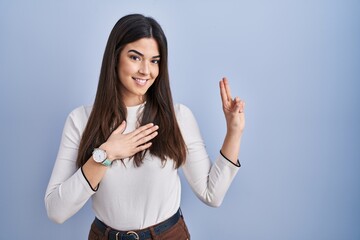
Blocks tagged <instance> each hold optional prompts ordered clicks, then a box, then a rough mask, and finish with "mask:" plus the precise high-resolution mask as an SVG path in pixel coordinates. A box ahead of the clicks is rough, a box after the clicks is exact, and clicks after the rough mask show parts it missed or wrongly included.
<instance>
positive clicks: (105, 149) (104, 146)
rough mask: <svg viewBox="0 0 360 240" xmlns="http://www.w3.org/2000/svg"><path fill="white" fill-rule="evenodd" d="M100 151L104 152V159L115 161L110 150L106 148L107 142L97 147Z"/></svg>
mask: <svg viewBox="0 0 360 240" xmlns="http://www.w3.org/2000/svg"><path fill="white" fill-rule="evenodd" d="M99 148H100V149H102V150H104V151H105V152H106V158H107V159H108V160H110V161H113V160H115V159H116V158H115V156H114V155H113V154H112V152H111V148H110V147H109V146H108V144H107V142H104V143H103V144H101V145H100V146H99Z"/></svg>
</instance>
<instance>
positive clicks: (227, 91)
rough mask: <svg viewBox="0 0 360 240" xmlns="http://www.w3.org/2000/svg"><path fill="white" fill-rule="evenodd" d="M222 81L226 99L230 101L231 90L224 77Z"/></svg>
mask: <svg viewBox="0 0 360 240" xmlns="http://www.w3.org/2000/svg"><path fill="white" fill-rule="evenodd" d="M223 81H224V86H225V91H226V95H227V98H228V100H229V101H231V100H232V97H231V89H230V84H229V81H228V80H227V78H226V77H224V78H223Z"/></svg>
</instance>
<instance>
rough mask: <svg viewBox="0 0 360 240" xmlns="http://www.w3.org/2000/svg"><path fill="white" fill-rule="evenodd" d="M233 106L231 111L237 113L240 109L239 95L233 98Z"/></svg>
mask: <svg viewBox="0 0 360 240" xmlns="http://www.w3.org/2000/svg"><path fill="white" fill-rule="evenodd" d="M233 103H234V106H233V108H232V110H233V112H235V113H238V112H240V110H241V100H240V98H239V97H235V99H234V102H233Z"/></svg>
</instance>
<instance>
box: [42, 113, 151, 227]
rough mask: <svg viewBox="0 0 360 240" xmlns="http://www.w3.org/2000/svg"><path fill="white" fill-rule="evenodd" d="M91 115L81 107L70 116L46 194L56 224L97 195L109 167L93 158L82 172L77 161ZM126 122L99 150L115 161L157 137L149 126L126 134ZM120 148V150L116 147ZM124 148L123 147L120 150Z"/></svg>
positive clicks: (46, 204)
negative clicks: (102, 150)
mask: <svg viewBox="0 0 360 240" xmlns="http://www.w3.org/2000/svg"><path fill="white" fill-rule="evenodd" d="M89 114H90V113H89V112H87V113H86V110H85V108H83V107H81V108H78V109H76V110H74V111H73V112H72V113H70V114H69V116H68V118H67V120H66V123H65V126H64V130H63V135H62V139H61V143H60V148H59V152H58V156H57V159H56V162H55V166H54V169H53V172H52V175H51V178H50V181H49V184H48V187H47V190H46V194H45V206H46V210H47V213H48V216H49V218H50V219H51V220H53V221H54V222H57V223H63V222H64V221H66V220H67V219H68V218H70V217H71V216H72V215H74V214H75V213H76V212H77V211H79V210H80V209H81V207H82V206H83V205H84V204H85V203H86V201H87V200H88V199H89V198H90V197H91V196H92V195H93V194H95V192H96V189H97V186H98V184H99V182H100V181H101V179H102V178H103V176H104V175H105V173H106V170H107V169H108V168H107V167H105V166H103V165H102V164H99V163H96V162H95V161H94V160H93V159H92V157H90V159H89V160H88V161H87V162H86V163H85V164H84V166H83V167H82V168H80V169H78V168H77V166H76V158H77V153H78V148H79V143H80V140H81V135H82V132H83V131H84V129H85V126H86V123H87V120H88V116H89ZM125 126H126V125H125V122H124V123H123V124H121V125H120V126H119V127H118V128H117V129H116V130H115V131H114V132H113V133H112V135H111V136H110V137H109V139H108V141H106V142H105V143H104V144H103V145H101V146H100V147H102V148H104V150H106V151H107V152H108V153H109V154H108V155H109V157H110V158H111V159H112V160H114V159H118V158H122V157H125V156H131V155H128V154H132V155H133V154H134V153H135V152H136V151H141V150H143V149H146V148H148V147H149V146H150V145H151V143H147V142H148V141H149V140H151V139H152V138H153V137H155V136H156V135H157V132H156V131H155V130H156V129H157V126H153V124H147V125H145V126H143V127H140V128H138V129H136V130H135V131H133V132H130V133H128V134H123V131H124V129H125ZM116 146H118V147H116ZM119 146H121V147H119Z"/></svg>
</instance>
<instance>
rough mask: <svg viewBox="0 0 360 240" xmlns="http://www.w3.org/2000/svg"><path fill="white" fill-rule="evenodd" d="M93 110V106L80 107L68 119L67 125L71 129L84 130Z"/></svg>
mask: <svg viewBox="0 0 360 240" xmlns="http://www.w3.org/2000/svg"><path fill="white" fill-rule="evenodd" d="M91 110H92V105H91V106H79V107H77V108H75V109H74V110H72V111H71V112H70V113H69V115H68V117H67V120H66V122H67V124H66V125H69V127H71V128H76V129H79V130H80V131H81V130H83V129H84V128H85V126H86V124H87V121H88V119H89V116H90V113H91Z"/></svg>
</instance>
